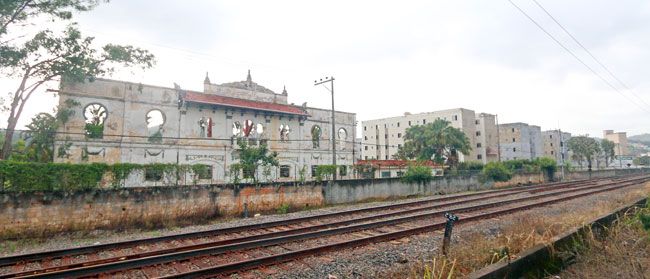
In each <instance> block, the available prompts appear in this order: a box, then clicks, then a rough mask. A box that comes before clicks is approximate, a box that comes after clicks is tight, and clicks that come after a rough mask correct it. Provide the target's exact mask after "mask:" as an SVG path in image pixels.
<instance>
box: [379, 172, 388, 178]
mask: <svg viewBox="0 0 650 279" xmlns="http://www.w3.org/2000/svg"><path fill="white" fill-rule="evenodd" d="M389 177H390V171H382V172H381V178H389Z"/></svg>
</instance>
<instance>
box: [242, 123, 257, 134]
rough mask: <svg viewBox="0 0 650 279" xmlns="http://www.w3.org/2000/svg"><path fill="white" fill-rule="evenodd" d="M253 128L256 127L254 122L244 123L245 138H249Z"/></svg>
mask: <svg viewBox="0 0 650 279" xmlns="http://www.w3.org/2000/svg"><path fill="white" fill-rule="evenodd" d="M253 127H255V126H254V125H253V120H250V119H247V120H246V121H244V130H243V132H244V136H245V137H248V136H250V135H251V132H252V131H253Z"/></svg>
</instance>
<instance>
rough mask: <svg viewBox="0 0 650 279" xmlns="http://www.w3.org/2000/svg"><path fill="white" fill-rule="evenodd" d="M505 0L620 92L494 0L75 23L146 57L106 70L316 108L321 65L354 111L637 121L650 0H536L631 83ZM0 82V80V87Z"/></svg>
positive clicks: (231, 9) (324, 103)
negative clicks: (250, 88) (263, 90)
mask: <svg viewBox="0 0 650 279" xmlns="http://www.w3.org/2000/svg"><path fill="white" fill-rule="evenodd" d="M513 1H514V2H515V3H517V4H518V5H519V6H521V8H522V9H523V10H525V11H526V12H527V13H529V14H530V16H531V17H533V18H534V19H536V20H537V21H538V22H539V23H540V24H541V25H542V26H543V27H544V28H546V29H547V30H548V31H549V32H550V33H552V34H553V35H554V36H556V37H557V38H558V39H559V40H560V41H561V42H562V43H564V44H566V45H567V47H568V48H569V49H571V50H572V51H574V52H575V53H576V54H577V55H578V56H579V57H580V58H582V59H583V60H584V61H585V62H586V63H587V64H588V65H589V66H590V67H592V68H593V69H594V70H596V71H597V72H598V73H599V74H601V75H602V76H603V77H604V78H606V79H607V80H608V81H609V82H610V83H611V84H613V85H615V86H617V87H618V88H620V90H621V92H617V91H615V90H613V89H612V88H610V87H609V86H608V85H607V84H606V83H604V82H603V81H602V80H600V79H599V78H598V77H597V76H596V75H594V74H593V73H591V72H590V71H589V70H588V69H587V68H586V67H585V66H583V65H582V64H580V63H579V62H578V61H577V60H575V59H574V58H573V57H572V56H571V55H570V54H568V53H567V52H566V51H565V50H563V49H562V48H561V47H559V46H558V45H557V44H556V43H555V42H553V41H552V40H551V39H549V38H548V37H547V36H546V35H545V34H544V33H543V32H542V31H541V30H540V29H539V28H537V27H536V26H535V25H534V24H533V23H532V22H530V21H529V20H528V19H527V18H526V17H525V16H524V15H523V14H522V13H521V12H519V11H518V10H517V9H516V8H514V7H513V6H512V5H511V4H510V3H509V2H508V1H507V0H494V1H485V0H468V1H449V0H445V1H400V2H396V1H326V2H322V1H320V2H315V1H262V0H260V1H209V0H205V1H199V0H192V1H155V4H154V2H152V1H144V0H128V1H127V0H113V1H111V3H109V4H104V5H102V6H100V7H98V8H97V9H96V10H94V11H92V12H89V13H86V14H82V15H79V16H78V17H77V20H78V22H79V24H80V26H81V28H82V31H84V33H85V34H86V35H90V36H95V37H96V42H97V43H98V44H101V43H108V42H112V43H124V44H132V45H135V46H139V47H143V48H146V49H149V50H150V51H152V52H153V53H154V54H155V55H156V56H157V59H158V63H157V65H156V67H155V68H154V69H150V70H147V71H139V70H137V71H133V72H131V71H127V72H120V73H116V74H115V75H113V76H112V77H111V78H115V79H123V80H128V81H133V82H142V83H145V84H153V85H160V86H169V87H172V86H173V83H174V82H175V83H178V84H180V85H181V87H183V88H185V89H192V90H202V87H203V79H204V77H205V72H209V73H210V79H211V80H212V82H213V83H224V82H231V81H239V80H244V79H245V78H246V71H247V70H248V69H250V70H251V73H252V77H253V80H254V81H255V82H257V83H259V84H261V85H264V86H266V87H268V88H270V89H272V90H274V91H276V92H281V91H282V87H283V86H284V85H286V87H287V91H288V92H289V102H293V103H296V104H301V103H303V102H308V105H309V106H315V107H322V108H328V107H330V99H329V98H330V97H329V95H328V91H327V90H326V89H325V88H322V87H314V86H313V81H314V79H317V78H321V77H325V76H331V75H333V76H334V77H335V78H336V83H335V90H336V108H337V110H344V111H349V112H355V113H357V120H359V121H360V122H361V121H363V120H369V119H375V118H382V117H390V116H398V115H402V114H403V113H404V112H411V113H417V112H427V111H435V110H443V109H449V108H457V107H463V108H468V109H472V110H474V111H476V112H487V113H492V114H498V115H499V120H500V122H501V123H508V122H526V123H530V124H535V125H540V126H542V129H544V130H546V129H555V128H557V127H558V126H559V127H560V128H562V129H563V130H566V131H569V132H571V133H573V134H587V133H588V134H590V135H591V136H602V130H603V129H614V130H620V131H627V132H628V134H639V133H645V132H650V127H648V124H649V121H648V120H649V119H650V105H648V104H650V93H648V92H649V90H650V81H649V80H648V72H649V71H648V70H649V68H650V2H648V1H637V0H618V1H603V0H575V1H566V0H565V1H559V0H556V1H550V0H538V2H540V3H541V4H542V5H544V7H545V8H546V9H547V10H548V11H549V12H550V13H551V14H552V15H553V16H554V17H555V18H556V19H557V20H559V22H560V23H562V24H563V25H564V26H565V27H566V28H567V29H568V30H569V31H570V32H572V33H573V35H574V36H575V37H576V38H578V39H579V40H580V41H581V42H582V44H583V45H584V46H586V47H587V48H588V49H589V50H590V51H591V52H592V53H593V54H594V55H595V56H596V57H597V58H598V59H600V61H601V62H603V63H604V64H605V65H606V66H607V67H609V69H610V70H612V72H613V73H614V74H615V75H616V76H617V77H618V78H620V79H621V80H622V81H624V82H625V83H626V84H627V86H629V87H630V88H632V89H633V92H634V94H633V93H631V92H629V91H628V90H625V88H623V87H621V86H619V84H618V83H616V81H614V80H613V79H612V78H611V76H608V75H607V73H606V72H605V71H604V70H603V69H602V68H600V67H599V66H598V64H596V63H595V62H594V61H593V60H591V58H590V57H589V56H588V55H587V54H586V53H585V52H584V51H582V50H581V49H580V48H579V47H578V46H577V45H576V44H575V43H573V42H572V41H571V40H570V38H569V37H568V36H567V35H566V34H564V33H562V30H561V29H560V28H558V26H557V25H555V23H554V22H553V21H552V20H551V19H550V18H549V17H548V16H546V14H544V13H543V11H542V10H541V9H539V7H537V6H536V5H535V4H534V2H532V0H513ZM14 87H15V84H14V83H11V82H9V81H6V80H4V81H2V82H0V90H3V91H10V90H12V88H14ZM623 95H625V96H626V97H624V96H623ZM53 100H54V98H53V97H52V95H51V94H49V93H43V94H40V95H39V96H37V97H34V98H33V99H32V100H31V101H30V103H29V106H30V107H29V108H28V109H27V111H26V113H25V115H23V117H22V121H21V123H22V124H24V123H27V122H28V120H29V118H30V117H31V115H33V114H34V113H36V112H39V111H51V109H52V106H53V104H54V102H53ZM630 100H632V101H630ZM5 118H6V116H4V117H2V119H0V120H2V121H0V125H2V126H3V127H4V126H5V125H6V119H5ZM21 126H22V125H21Z"/></svg>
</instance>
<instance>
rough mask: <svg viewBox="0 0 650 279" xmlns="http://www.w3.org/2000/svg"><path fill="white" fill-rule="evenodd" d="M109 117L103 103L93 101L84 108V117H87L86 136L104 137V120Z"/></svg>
mask: <svg viewBox="0 0 650 279" xmlns="http://www.w3.org/2000/svg"><path fill="white" fill-rule="evenodd" d="M106 117H108V111H106V107H104V106H103V105H101V104H98V103H93V104H89V105H87V106H86V108H84V118H86V125H85V130H86V136H87V137H89V138H93V139H101V138H103V137H104V122H105V121H106Z"/></svg>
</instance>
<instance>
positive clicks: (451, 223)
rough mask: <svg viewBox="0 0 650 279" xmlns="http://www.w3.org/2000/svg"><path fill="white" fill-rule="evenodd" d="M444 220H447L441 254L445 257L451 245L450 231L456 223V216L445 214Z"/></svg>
mask: <svg viewBox="0 0 650 279" xmlns="http://www.w3.org/2000/svg"><path fill="white" fill-rule="evenodd" d="M445 218H447V223H446V224H445V236H444V238H443V241H442V254H443V255H445V257H446V256H447V252H448V251H449V245H450V243H451V231H452V229H453V228H454V222H456V221H458V216H456V215H454V214H451V213H448V212H447V213H445Z"/></svg>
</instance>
